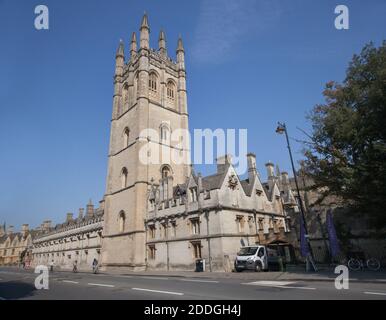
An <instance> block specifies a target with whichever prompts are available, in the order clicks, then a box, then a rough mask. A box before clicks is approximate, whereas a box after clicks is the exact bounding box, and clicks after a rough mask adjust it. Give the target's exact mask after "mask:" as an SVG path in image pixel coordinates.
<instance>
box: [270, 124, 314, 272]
mask: <svg viewBox="0 0 386 320" xmlns="http://www.w3.org/2000/svg"><path fill="white" fill-rule="evenodd" d="M276 132H277V133H279V134H282V133H284V134H285V137H286V140H287V148H288V153H289V156H290V159H291V166H292V172H293V175H294V180H295V186H296V192H297V195H298V199H299V206H300V212H301V215H302V220H303V226H304V230H305V238H306V241H307V244H308V248H309V251H310V255H311V258H312V260H314V259H313V257H314V254H313V251H312V247H311V244H310V240H309V238H308V228H307V223H306V217H305V214H304V206H303V200H302V197H301V196H300V190H299V184H298V178H297V175H296V171H295V165H294V159H293V157H292V150H291V145H290V142H289V138H288V132H287V127H286V125H285V123H284V122H283V123H280V122H278V127H277V129H276ZM307 258H308V257H307ZM313 267H314V268H315V266H313Z"/></svg>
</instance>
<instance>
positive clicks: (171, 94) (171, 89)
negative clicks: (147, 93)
mask: <svg viewBox="0 0 386 320" xmlns="http://www.w3.org/2000/svg"><path fill="white" fill-rule="evenodd" d="M166 96H167V98H168V99H170V100H174V98H175V96H176V86H175V85H174V83H173V81H168V84H167V85H166Z"/></svg>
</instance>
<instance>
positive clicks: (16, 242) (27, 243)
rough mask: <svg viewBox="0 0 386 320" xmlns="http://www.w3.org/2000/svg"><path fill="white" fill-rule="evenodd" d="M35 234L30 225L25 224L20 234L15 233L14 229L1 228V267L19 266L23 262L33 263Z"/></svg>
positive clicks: (11, 227) (10, 227)
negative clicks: (31, 253) (32, 250)
mask: <svg viewBox="0 0 386 320" xmlns="http://www.w3.org/2000/svg"><path fill="white" fill-rule="evenodd" d="M34 234H35V232H34V231H33V230H32V231H30V230H29V225H28V224H23V225H22V229H21V231H20V232H14V227H13V226H9V227H8V228H7V229H6V228H5V224H4V226H1V227H0V265H18V264H20V263H22V262H23V261H24V262H26V263H27V264H29V263H30V262H31V259H32V257H31V255H30V252H31V249H32V239H33V236H34Z"/></svg>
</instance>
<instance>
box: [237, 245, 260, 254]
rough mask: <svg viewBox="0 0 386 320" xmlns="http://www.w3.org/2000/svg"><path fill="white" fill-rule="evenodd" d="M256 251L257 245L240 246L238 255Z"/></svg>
mask: <svg viewBox="0 0 386 320" xmlns="http://www.w3.org/2000/svg"><path fill="white" fill-rule="evenodd" d="M256 251H257V247H245V248H241V249H240V251H239V253H238V254H237V255H238V256H253V255H254V254H255V253H256Z"/></svg>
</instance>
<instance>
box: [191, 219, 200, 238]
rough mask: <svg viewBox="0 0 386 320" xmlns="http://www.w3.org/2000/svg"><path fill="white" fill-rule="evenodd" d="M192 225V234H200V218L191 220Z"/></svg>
mask: <svg viewBox="0 0 386 320" xmlns="http://www.w3.org/2000/svg"><path fill="white" fill-rule="evenodd" d="M190 224H191V232H192V234H200V219H199V218H193V219H190Z"/></svg>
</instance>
